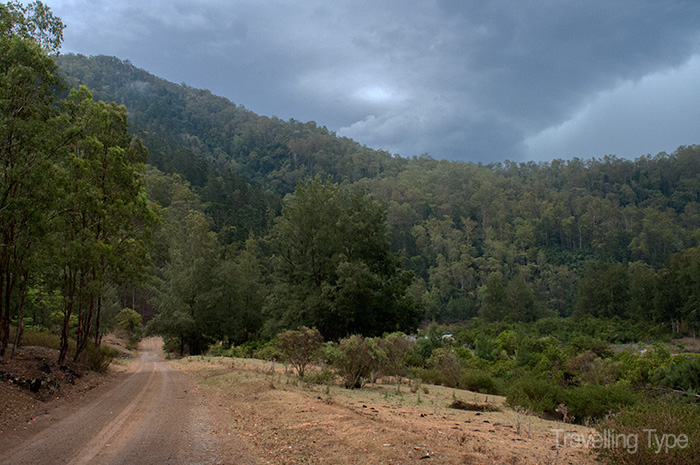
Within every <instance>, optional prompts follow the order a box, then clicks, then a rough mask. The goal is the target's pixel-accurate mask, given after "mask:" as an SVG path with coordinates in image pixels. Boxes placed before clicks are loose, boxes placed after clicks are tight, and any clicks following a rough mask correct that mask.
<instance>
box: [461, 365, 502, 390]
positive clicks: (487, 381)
mask: <svg viewBox="0 0 700 465" xmlns="http://www.w3.org/2000/svg"><path fill="white" fill-rule="evenodd" d="M459 387H460V388H462V389H466V390H468V391H473V392H479V393H481V394H498V393H499V391H500V390H499V389H498V385H497V384H496V380H495V379H494V378H493V377H492V376H491V375H490V374H489V373H488V372H487V371H484V370H464V371H463V372H462V376H461V377H460V378H459Z"/></svg>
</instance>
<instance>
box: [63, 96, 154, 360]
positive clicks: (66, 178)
mask: <svg viewBox="0 0 700 465" xmlns="http://www.w3.org/2000/svg"><path fill="white" fill-rule="evenodd" d="M63 111H64V113H65V115H66V116H67V118H68V120H69V121H70V131H71V134H72V137H71V139H70V150H69V156H68V157H67V159H66V161H65V163H64V164H63V165H62V166H61V168H62V174H63V182H62V192H61V194H62V195H61V205H62V207H63V208H62V211H61V215H60V219H59V220H58V221H57V222H56V223H57V225H58V228H57V229H58V230H59V231H60V232H59V234H63V240H62V241H59V242H58V247H59V248H60V250H61V254H60V258H59V261H60V266H61V270H62V277H63V297H64V302H65V304H64V309H63V328H62V331H61V339H62V345H61V353H60V356H59V361H61V362H62V361H63V360H64V358H65V355H66V351H67V348H68V335H69V325H70V319H71V315H72V314H73V312H74V311H75V312H76V316H77V324H78V327H77V332H76V351H75V354H74V360H76V361H77V360H79V359H80V356H81V354H82V352H83V350H85V348H86V346H87V342H88V340H89V338H90V335H91V332H92V331H93V328H94V325H95V323H99V317H100V313H101V310H102V297H103V295H104V293H105V291H106V288H107V286H109V285H110V284H121V283H125V282H126V281H127V280H129V279H130V278H133V277H134V276H140V275H142V272H143V270H144V269H145V265H146V264H147V257H148V254H147V251H146V247H145V241H146V240H147V237H148V232H149V228H150V226H152V225H153V223H154V216H153V213H152V212H151V210H150V208H149V206H148V204H147V202H146V196H145V190H144V186H143V181H142V171H143V167H144V164H145V161H146V151H145V149H144V148H143V146H142V145H141V144H140V143H139V142H137V141H132V136H131V135H130V134H129V132H128V131H127V128H128V126H127V115H126V108H124V107H123V106H118V105H116V104H115V103H104V102H95V101H94V100H93V98H92V94H91V93H90V92H89V91H88V90H87V88H85V87H83V86H81V87H80V89H77V90H73V91H71V93H70V95H69V97H68V99H67V100H66V101H65V102H64V103H63Z"/></svg>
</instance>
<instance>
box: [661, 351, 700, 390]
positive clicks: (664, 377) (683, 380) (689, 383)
mask: <svg viewBox="0 0 700 465" xmlns="http://www.w3.org/2000/svg"><path fill="white" fill-rule="evenodd" d="M654 378H655V379H656V380H657V384H658V385H659V386H664V387H668V388H671V389H680V390H683V391H693V392H698V391H700V357H697V356H695V357H690V358H682V357H674V359H673V360H672V361H671V363H669V364H667V365H665V366H663V367H661V368H659V369H658V370H657V371H656V372H655V373H654Z"/></svg>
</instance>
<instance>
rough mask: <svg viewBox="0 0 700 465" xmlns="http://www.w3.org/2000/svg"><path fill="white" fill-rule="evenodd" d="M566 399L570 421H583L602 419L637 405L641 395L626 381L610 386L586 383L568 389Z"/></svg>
mask: <svg viewBox="0 0 700 465" xmlns="http://www.w3.org/2000/svg"><path fill="white" fill-rule="evenodd" d="M564 399H565V400H564V403H565V404H566V407H567V409H568V416H569V419H570V421H571V422H575V421H577V422H579V423H583V422H584V421H585V420H586V419H592V420H602V419H604V418H605V417H606V416H607V415H609V414H615V413H618V412H620V410H622V409H623V408H625V407H629V406H632V405H635V404H636V403H637V402H639V400H640V396H639V394H638V393H637V392H635V391H634V390H632V389H631V388H630V386H629V385H627V384H624V383H617V384H611V385H608V386H605V385H599V384H584V385H582V386H578V387H574V388H571V389H567V390H566V391H565V396H564Z"/></svg>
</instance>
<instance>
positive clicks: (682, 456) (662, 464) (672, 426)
mask: <svg viewBox="0 0 700 465" xmlns="http://www.w3.org/2000/svg"><path fill="white" fill-rule="evenodd" d="M596 429H597V430H598V432H599V433H600V434H605V433H606V432H609V431H614V433H615V435H624V437H631V438H636V439H637V442H636V446H637V447H636V450H634V453H630V450H628V449H627V448H624V447H607V448H602V449H601V450H600V457H601V459H603V460H604V461H605V463H609V464H611V465H680V464H682V465H691V464H696V463H700V412H699V411H698V406H697V405H688V404H684V403H680V402H674V401H668V400H665V399H652V400H650V401H647V402H639V403H637V404H635V405H634V406H631V407H628V408H626V409H624V410H623V411H622V412H620V413H619V414H617V415H613V416H611V417H610V418H607V419H605V420H604V421H601V422H600V423H598V424H597V426H596ZM608 434H609V433H608ZM663 435H668V436H666V437H672V438H674V439H682V438H683V437H685V438H686V439H687V442H684V443H683V444H685V447H682V444H681V443H679V444H675V443H674V445H675V446H676V447H672V448H668V449H666V447H665V446H666V445H667V444H668V443H662V442H661V438H662V437H663ZM681 435H683V436H681ZM632 444H634V443H632Z"/></svg>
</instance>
